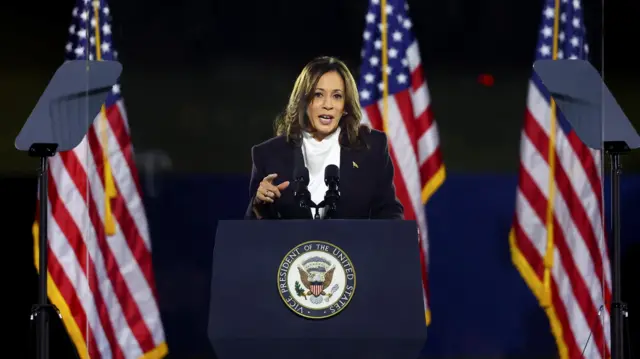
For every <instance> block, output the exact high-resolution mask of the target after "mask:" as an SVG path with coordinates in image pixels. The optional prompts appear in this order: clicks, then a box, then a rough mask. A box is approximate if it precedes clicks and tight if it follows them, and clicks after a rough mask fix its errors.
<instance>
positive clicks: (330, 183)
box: [323, 165, 340, 218]
mask: <svg viewBox="0 0 640 359" xmlns="http://www.w3.org/2000/svg"><path fill="white" fill-rule="evenodd" d="M324 183H325V184H326V185H327V187H328V188H327V192H326V193H325V195H324V201H323V202H324V204H325V206H326V207H327V212H326V215H325V218H330V217H331V215H332V214H333V213H334V212H335V211H336V209H337V208H338V201H339V200H340V190H339V189H338V187H339V186H340V169H339V168H338V166H336V165H328V166H327V167H326V168H325V169H324Z"/></svg>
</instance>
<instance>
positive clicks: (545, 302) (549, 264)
mask: <svg viewBox="0 0 640 359" xmlns="http://www.w3.org/2000/svg"><path fill="white" fill-rule="evenodd" d="M559 30H560V0H555V11H554V18H553V49H552V59H553V60H557V59H558V36H559V32H560V31H559ZM549 101H550V103H551V114H550V116H549V151H548V159H547V160H548V162H549V199H548V200H547V212H546V214H547V216H546V222H547V226H546V227H547V246H546V248H545V255H544V277H543V285H544V294H543V296H542V300H541V302H542V303H541V304H542V306H543V307H549V306H551V269H552V268H553V252H554V243H553V242H554V235H553V232H554V229H553V227H554V226H553V225H554V223H553V202H554V199H555V189H556V186H555V182H556V178H555V173H556V171H555V169H556V127H557V118H556V117H557V116H556V103H555V101H554V100H553V98H550V99H549Z"/></svg>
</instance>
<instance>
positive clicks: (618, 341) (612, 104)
mask: <svg viewBox="0 0 640 359" xmlns="http://www.w3.org/2000/svg"><path fill="white" fill-rule="evenodd" d="M533 68H534V70H535V72H536V73H537V74H538V76H539V77H540V79H541V80H542V82H543V84H544V86H545V87H546V88H547V90H548V91H549V94H550V95H551V97H552V98H553V99H554V100H555V102H556V103H557V105H558V108H559V109H560V111H562V113H563V114H564V117H565V118H566V119H567V121H568V122H569V123H570V124H571V127H573V129H574V130H575V131H576V134H577V135H578V137H579V138H580V139H581V140H582V142H584V144H585V145H587V146H588V147H591V148H593V149H599V150H604V151H605V153H606V154H607V155H608V156H609V158H610V160H611V165H610V166H611V234H612V237H613V248H612V249H613V258H612V261H611V262H612V277H613V278H612V281H613V288H612V292H613V300H612V308H611V358H612V359H623V357H624V346H623V344H624V343H623V328H624V325H623V324H624V323H623V321H624V318H625V317H626V316H627V315H628V313H627V307H626V304H625V303H623V302H622V300H621V289H622V288H621V280H620V276H621V273H620V272H621V269H620V175H621V174H622V166H621V164H620V156H621V155H622V154H625V153H628V152H630V151H631V150H632V149H637V148H638V147H640V136H638V133H637V132H636V130H635V129H634V128H633V126H632V125H631V123H630V122H629V120H628V119H627V117H626V116H625V114H624V112H623V111H622V109H621V108H620V106H618V103H617V102H616V100H615V98H614V97H613V95H612V94H611V92H610V91H609V89H608V88H607V86H606V85H605V83H604V82H603V81H602V79H601V77H600V75H599V74H598V72H597V71H596V70H595V69H594V68H593V67H592V66H591V65H590V64H589V62H587V61H583V60H539V61H536V62H535V64H534V65H533Z"/></svg>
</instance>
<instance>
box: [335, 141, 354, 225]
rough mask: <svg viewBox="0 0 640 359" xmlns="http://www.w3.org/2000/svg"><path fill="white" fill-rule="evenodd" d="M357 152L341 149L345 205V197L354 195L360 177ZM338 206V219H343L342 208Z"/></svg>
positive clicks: (341, 177)
mask: <svg viewBox="0 0 640 359" xmlns="http://www.w3.org/2000/svg"><path fill="white" fill-rule="evenodd" d="M357 160H358V156H357V151H354V150H353V149H349V148H345V147H342V148H341V149H340V187H339V190H340V202H342V203H345V201H344V200H343V198H344V196H345V195H347V197H348V195H349V194H352V193H353V188H354V187H353V186H357V180H356V177H357V175H358V163H357ZM342 207H343V206H340V204H338V209H337V211H336V212H337V213H336V217H338V218H342V210H341V208H342Z"/></svg>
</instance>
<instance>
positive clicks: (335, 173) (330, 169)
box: [324, 165, 340, 182]
mask: <svg viewBox="0 0 640 359" xmlns="http://www.w3.org/2000/svg"><path fill="white" fill-rule="evenodd" d="M329 179H331V180H339V179H340V169H339V168H338V166H336V165H328V166H327V167H325V169H324V180H325V182H327V181H328V180H329Z"/></svg>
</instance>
